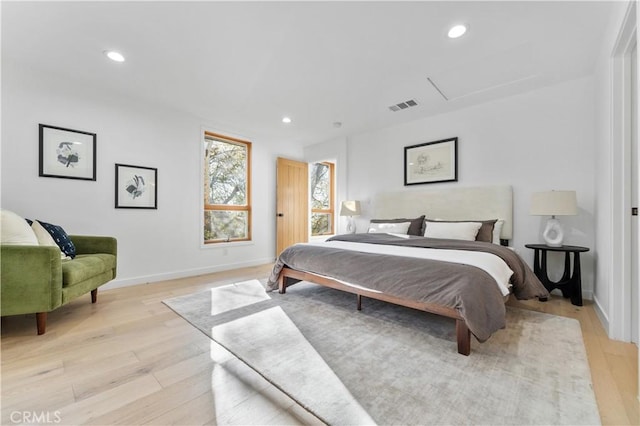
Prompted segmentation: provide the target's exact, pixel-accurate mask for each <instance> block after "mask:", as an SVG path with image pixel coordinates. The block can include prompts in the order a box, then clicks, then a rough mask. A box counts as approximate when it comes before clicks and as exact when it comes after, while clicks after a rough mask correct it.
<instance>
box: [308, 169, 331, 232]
mask: <svg viewBox="0 0 640 426" xmlns="http://www.w3.org/2000/svg"><path fill="white" fill-rule="evenodd" d="M310 175H311V176H310V179H309V181H310V185H311V191H310V193H311V235H327V234H333V223H334V201H333V200H334V196H333V180H334V165H333V163H314V164H312V165H311V169H310Z"/></svg>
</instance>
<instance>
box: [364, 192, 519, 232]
mask: <svg viewBox="0 0 640 426" xmlns="http://www.w3.org/2000/svg"><path fill="white" fill-rule="evenodd" d="M372 211H373V216H374V218H379V219H392V218H399V217H406V218H413V217H418V216H420V215H425V216H426V218H427V219H446V220H471V219H474V220H487V219H503V220H504V225H503V226H502V232H501V233H500V238H501V239H504V240H510V239H512V238H513V190H512V189H511V186H509V185H499V186H478V187H466V188H465V187H459V188H458V187H447V188H440V189H430V190H421V191H411V190H410V191H401V192H386V193H380V194H378V195H376V196H375V197H374V199H373V201H372Z"/></svg>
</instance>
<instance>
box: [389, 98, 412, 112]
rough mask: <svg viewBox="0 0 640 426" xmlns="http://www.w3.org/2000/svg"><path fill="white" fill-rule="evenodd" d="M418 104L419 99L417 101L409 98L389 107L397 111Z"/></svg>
mask: <svg viewBox="0 0 640 426" xmlns="http://www.w3.org/2000/svg"><path fill="white" fill-rule="evenodd" d="M416 105H418V101H416V100H415V99H409V100H408V101H404V102H400V103H399V104H395V105H391V106H390V107H389V109H390V110H391V111H393V112H395V111H400V110H403V109H407V108H410V107H414V106H416Z"/></svg>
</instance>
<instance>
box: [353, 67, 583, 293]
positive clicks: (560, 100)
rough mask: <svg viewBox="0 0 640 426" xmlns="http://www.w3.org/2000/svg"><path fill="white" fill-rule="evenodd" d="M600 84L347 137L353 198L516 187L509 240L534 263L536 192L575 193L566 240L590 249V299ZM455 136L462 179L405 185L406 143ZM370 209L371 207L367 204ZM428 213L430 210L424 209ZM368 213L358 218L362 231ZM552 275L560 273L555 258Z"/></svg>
mask: <svg viewBox="0 0 640 426" xmlns="http://www.w3.org/2000/svg"><path fill="white" fill-rule="evenodd" d="M593 99H594V84H593V80H592V79H591V78H583V79H579V80H574V81H570V82H566V83H562V84H558V85H555V86H552V87H547V88H544V89H541V90H537V91H534V92H529V93H525V94H521V95H518V96H514V97H509V98H505V99H501V100H497V101H493V102H490V103H486V104H482V105H478V106H474V107H470V108H466V109H463V110H459V111H455V112H451V113H447V114H442V115H438V116H433V117H428V118H424V119H421V120H416V121H413V122H410V123H406V124H403V125H398V126H394V127H389V128H385V129H381V130H377V131H372V132H368V133H364V134H359V135H355V136H352V137H349V139H348V161H349V162H348V165H349V166H348V184H349V187H348V197H349V198H352V199H358V200H370V199H371V197H372V196H373V195H374V194H375V193H377V192H383V191H395V190H406V191H420V189H421V188H425V189H426V188H428V187H432V186H434V185H438V186H439V187H446V186H476V185H486V184H510V185H512V187H513V190H514V203H515V204H514V238H513V240H512V241H511V243H510V245H512V246H514V247H515V248H516V249H517V251H518V252H519V253H520V254H521V255H522V256H523V257H524V258H525V259H526V260H527V261H528V262H529V264H530V265H531V264H532V260H533V251H532V250H529V249H526V248H524V244H527V243H535V242H541V241H542V240H541V231H542V228H543V226H544V222H545V221H546V217H538V216H530V215H529V203H530V198H531V194H532V193H533V192H536V191H544V190H551V189H559V190H560V189H570V190H576V191H577V196H578V207H579V215H578V216H574V217H560V218H559V219H560V220H561V222H562V223H563V224H564V226H565V242H566V243H567V244H572V245H581V246H586V247H589V248H591V251H590V252H588V253H584V254H582V255H581V260H582V274H583V275H582V284H583V294H584V296H585V297H589V298H590V297H591V295H592V291H593V286H594V262H593V259H594V237H595V221H594V217H593V212H594V198H595V194H594V177H593V165H594V163H595V138H594V124H593V120H594V107H593ZM454 136H457V137H458V138H459V140H458V181H457V182H451V183H440V184H430V185H415V186H412V187H404V186H403V167H404V157H403V155H404V149H403V148H404V147H405V146H408V145H414V144H418V143H422V142H429V141H435V140H440V139H445V138H449V137H454ZM365 206H366V204H365ZM425 213H426V214H427V215H428V212H425ZM367 220H368V218H367V217H366V216H363V217H361V218H360V219H359V220H358V225H359V229H362V228H363V227H365V226H366V222H367ZM557 257H558V258H557V259H555V261H554V262H553V264H551V265H550V271H551V269H552V268H553V270H556V272H555V275H554V274H551V277H552V278H555V279H557V278H559V276H560V275H561V272H562V263H561V261H562V258H561V256H557Z"/></svg>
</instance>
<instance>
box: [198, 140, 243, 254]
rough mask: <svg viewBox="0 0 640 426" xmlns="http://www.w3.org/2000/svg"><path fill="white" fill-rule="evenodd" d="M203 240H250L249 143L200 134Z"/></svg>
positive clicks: (209, 241) (206, 241)
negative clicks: (202, 152) (202, 154)
mask: <svg viewBox="0 0 640 426" xmlns="http://www.w3.org/2000/svg"><path fill="white" fill-rule="evenodd" d="M203 148H204V234H203V235H204V243H205V244H212V243H222V242H229V241H247V240H250V239H251V185H250V183H251V142H247V141H243V140H240V139H235V138H231V137H227V136H222V135H218V134H215V133H210V132H205V133H204V146H203Z"/></svg>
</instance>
